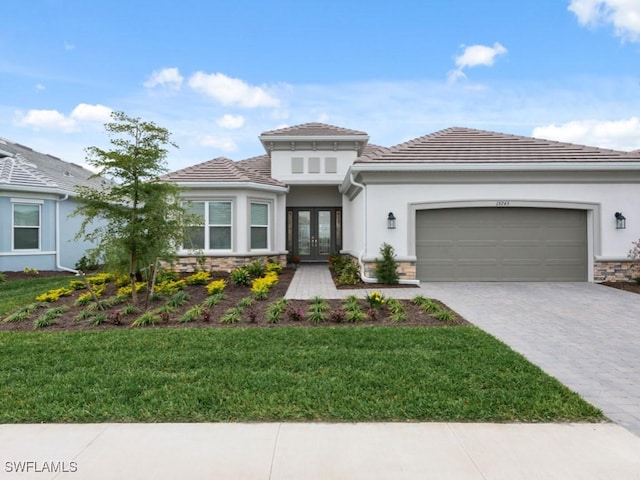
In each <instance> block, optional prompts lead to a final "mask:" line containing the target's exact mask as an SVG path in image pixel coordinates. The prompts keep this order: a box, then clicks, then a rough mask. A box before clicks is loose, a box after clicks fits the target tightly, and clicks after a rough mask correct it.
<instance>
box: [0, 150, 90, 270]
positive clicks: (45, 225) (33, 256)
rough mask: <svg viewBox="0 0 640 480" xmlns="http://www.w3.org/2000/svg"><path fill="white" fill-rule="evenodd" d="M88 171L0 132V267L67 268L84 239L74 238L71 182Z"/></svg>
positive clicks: (79, 181)
mask: <svg viewBox="0 0 640 480" xmlns="http://www.w3.org/2000/svg"><path fill="white" fill-rule="evenodd" d="M91 175H92V172H90V171H89V170H87V169H85V168H82V167H80V166H78V165H75V164H73V163H68V162H65V161H63V160H60V159H59V158H56V157H53V156H51V155H46V154H42V153H38V152H36V151H34V150H32V149H31V148H29V147H25V146H24V145H20V144H18V143H13V142H10V141H9V140H6V139H3V138H0V271H20V270H23V269H24V268H25V267H29V268H35V269H37V270H71V271H73V267H74V266H75V264H76V262H77V261H78V260H80V258H81V257H82V256H83V255H84V252H85V251H86V250H87V248H90V247H91V246H92V245H91V244H90V243H86V242H82V241H75V240H74V239H73V237H74V236H75V234H76V233H77V232H78V230H79V228H80V222H81V219H80V218H78V217H69V214H70V213H71V212H73V211H74V210H75V208H76V206H77V202H76V200H75V198H74V197H75V193H74V188H75V187H76V186H78V185H84V186H91V187H94V188H99V187H100V185H101V182H102V180H100V179H96V178H93V179H92V178H90V177H91Z"/></svg>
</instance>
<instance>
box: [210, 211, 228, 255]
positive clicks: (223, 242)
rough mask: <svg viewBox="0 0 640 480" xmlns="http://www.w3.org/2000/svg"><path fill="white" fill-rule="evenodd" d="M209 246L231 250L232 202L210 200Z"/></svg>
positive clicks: (214, 248)
mask: <svg viewBox="0 0 640 480" xmlns="http://www.w3.org/2000/svg"><path fill="white" fill-rule="evenodd" d="M209 248H210V249H211V250H231V202H209Z"/></svg>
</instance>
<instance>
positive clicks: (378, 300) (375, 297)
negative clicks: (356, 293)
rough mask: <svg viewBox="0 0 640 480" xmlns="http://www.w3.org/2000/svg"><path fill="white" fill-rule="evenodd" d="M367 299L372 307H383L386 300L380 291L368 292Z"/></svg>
mask: <svg viewBox="0 0 640 480" xmlns="http://www.w3.org/2000/svg"><path fill="white" fill-rule="evenodd" d="M365 300H366V301H367V303H368V304H369V306H370V307H371V308H382V306H383V305H384V302H385V298H384V295H383V294H382V293H380V292H371V293H369V294H367V296H366V297H365Z"/></svg>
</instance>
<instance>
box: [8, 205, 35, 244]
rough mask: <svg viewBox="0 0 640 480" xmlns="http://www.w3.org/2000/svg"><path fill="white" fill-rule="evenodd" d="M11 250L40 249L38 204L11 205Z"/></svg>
mask: <svg viewBox="0 0 640 480" xmlns="http://www.w3.org/2000/svg"><path fill="white" fill-rule="evenodd" d="M13 248H14V250H39V249H40V205H39V204H33V203H14V204H13Z"/></svg>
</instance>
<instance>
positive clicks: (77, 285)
mask: <svg viewBox="0 0 640 480" xmlns="http://www.w3.org/2000/svg"><path fill="white" fill-rule="evenodd" d="M69 287H71V288H72V289H74V290H84V289H85V288H87V285H86V284H85V283H84V282H83V281H82V280H71V281H70V282H69Z"/></svg>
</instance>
